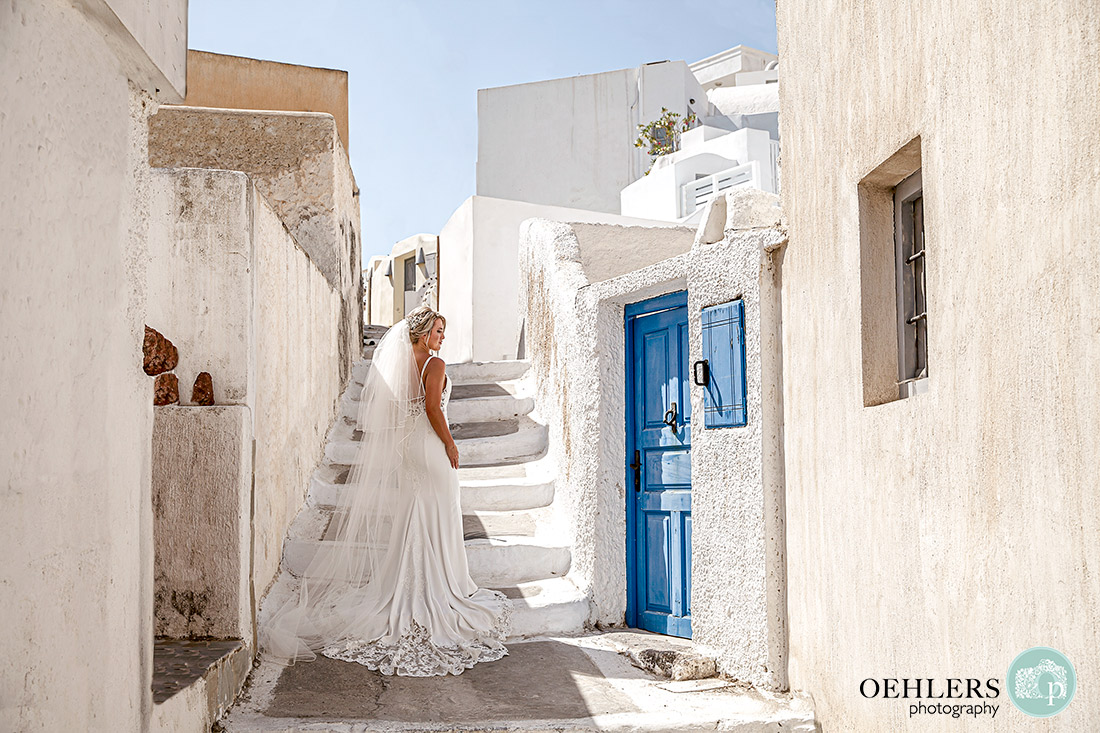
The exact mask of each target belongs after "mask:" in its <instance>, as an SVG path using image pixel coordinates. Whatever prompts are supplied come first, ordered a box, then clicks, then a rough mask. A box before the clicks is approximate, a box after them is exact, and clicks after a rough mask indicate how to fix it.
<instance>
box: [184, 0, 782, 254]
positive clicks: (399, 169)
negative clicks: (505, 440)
mask: <svg viewBox="0 0 1100 733" xmlns="http://www.w3.org/2000/svg"><path fill="white" fill-rule="evenodd" d="M189 5H190V24H189V28H188V33H189V39H188V45H189V46H190V47H191V48H196V49H200V50H203V51H213V52H215V53H227V54H234V55H238V56H249V57H252V58H261V59H269V60H272V61H283V62H286V63H292V64H305V65H307V66H321V67H326V68H334V69H344V70H346V71H347V72H348V73H349V80H348V84H349V96H350V99H349V106H350V109H349V117H350V120H349V126H350V128H351V132H350V136H351V143H350V146H349V147H350V148H351V164H352V169H353V170H354V171H355V178H356V181H357V182H358V184H359V190H360V192H361V195H360V209H361V214H362V224H363V255H364V260H365V259H366V258H368V257H370V255H372V254H382V253H388V252H389V250H390V248H391V247H392V246H393V244H394V242H397V241H398V240H400V239H403V238H405V237H407V236H409V235H411V234H416V233H418V232H428V233H433V234H434V233H438V231H439V229H440V228H441V227H442V226H443V224H444V222H446V221H447V219H448V217H449V216H450V215H451V212H452V211H454V210H455V209H456V208H457V207H458V206H459V204H461V203H462V202H463V201H464V200H465V199H466V198H467V197H468V196H471V195H473V193H474V165H475V161H476V158H477V90H478V89H483V88H486V87H496V86H504V85H507V84H520V83H524V82H529V81H539V80H542V79H554V78H558V77H564V76H574V75H577V74H592V73H596V72H600V71H611V70H613V69H622V68H627V67H632V66H638V65H640V64H644V63H646V62H649V61H661V60H664V59H669V60H676V59H682V60H684V61H687V62H689V63H690V62H692V61H697V60H699V59H701V58H705V57H707V56H710V55H712V54H715V53H718V52H720V51H724V50H725V49H727V48H730V47H732V46H736V45H737V44H741V43H743V44H745V45H747V46H752V47H754V48H759V49H761V50H763V51H769V52H771V53H775V51H776V40H775V2H774V0H726V1H725V2H722V1H721V0H712V1H711V2H697V1H696V0H666V1H665V2H654V1H652V0H630V1H628V0H606V1H605V0H586V1H578V0H399V1H398V2H387V3H382V2H377V0H366V1H363V2H353V1H352V0H344V1H343V2H338V1H337V0H311V1H310V2H305V1H303V0H294V1H292V0H266V1H265V2H256V1H255V0H253V1H252V2H248V1H246V0H190V3H189Z"/></svg>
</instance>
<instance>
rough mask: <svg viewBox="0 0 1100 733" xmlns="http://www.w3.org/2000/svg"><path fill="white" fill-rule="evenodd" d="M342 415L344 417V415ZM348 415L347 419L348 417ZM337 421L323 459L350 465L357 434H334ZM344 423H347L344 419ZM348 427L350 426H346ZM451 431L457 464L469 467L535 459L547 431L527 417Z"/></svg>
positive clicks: (542, 448)
mask: <svg viewBox="0 0 1100 733" xmlns="http://www.w3.org/2000/svg"><path fill="white" fill-rule="evenodd" d="M344 417H347V416H346V415H345V416H344ZM350 419H352V418H350V417H349V418H348V420H350ZM340 425H341V423H340V421H339V420H338V421H337V426H336V428H335V429H334V432H333V433H332V434H331V435H330V439H329V440H328V442H327V443H326V444H325V460H327V461H328V462H330V463H341V464H347V465H350V464H352V463H354V462H355V460H356V456H357V454H358V452H359V440H358V439H357V438H358V437H361V436H360V435H358V434H357V433H355V432H354V428H352V430H351V431H343V432H344V434H345V435H347V433H348V432H351V435H350V436H349V437H337V436H339V435H340V432H341V431H342V430H343V429H342V428H341V427H340ZM344 425H348V423H347V422H346V421H345V422H344ZM349 427H351V426H349ZM452 434H453V435H454V438H455V443H456V444H457V445H458V455H459V459H460V463H462V464H463V465H469V466H487V465H498V464H513V463H521V462H523V461H528V460H532V459H535V458H538V457H539V456H541V455H542V454H543V453H545V452H546V446H547V442H548V440H549V432H548V430H547V428H546V426H545V425H542V424H540V423H536V422H535V421H534V420H531V419H530V418H529V417H527V416H523V417H519V418H514V419H512V420H510V421H507V420H502V421H493V422H484V423H472V424H466V425H461V424H456V425H454V426H452Z"/></svg>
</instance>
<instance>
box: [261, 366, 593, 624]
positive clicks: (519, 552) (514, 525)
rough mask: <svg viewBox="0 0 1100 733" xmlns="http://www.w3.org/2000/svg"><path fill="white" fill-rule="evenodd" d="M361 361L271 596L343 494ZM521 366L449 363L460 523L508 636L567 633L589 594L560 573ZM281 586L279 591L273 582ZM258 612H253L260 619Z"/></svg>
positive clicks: (540, 445)
mask: <svg viewBox="0 0 1100 733" xmlns="http://www.w3.org/2000/svg"><path fill="white" fill-rule="evenodd" d="M366 348H367V354H368V359H365V360H364V361H362V362H359V363H358V364H356V365H355V367H354V369H353V371H352V380H351V382H350V384H349V385H348V388H347V390H346V391H345V394H344V397H343V399H342V401H341V404H340V413H339V415H338V417H337V419H336V421H335V424H334V425H333V427H332V429H331V430H330V431H329V435H328V440H327V443H326V445H325V454H324V460H323V461H322V463H321V465H320V466H319V467H318V468H317V470H316V471H315V472H314V475H313V478H312V482H311V486H310V490H309V497H308V499H307V501H306V505H305V506H304V507H303V509H302V511H301V512H300V513H299V515H298V517H297V518H296V519H295V521H294V523H293V525H292V526H291V529H290V532H289V536H288V539H287V542H286V545H285V547H284V551H283V567H282V572H281V573H280V579H279V581H278V582H277V583H276V587H275V588H273V589H272V593H271V594H270V596H269V600H275V601H277V599H278V598H279V597H285V594H286V593H287V592H289V589H290V587H291V586H292V585H293V584H294V583H295V579H296V578H297V577H299V576H300V575H301V573H303V572H304V571H305V568H306V567H307V566H308V564H309V560H310V558H311V557H312V556H313V554H314V553H315V552H316V551H317V550H318V549H321V548H322V547H323V544H322V543H323V542H324V539H322V537H323V535H324V531H325V528H326V527H327V526H328V524H329V521H330V520H331V517H332V513H333V511H334V510H335V507H336V506H337V505H338V503H339V497H340V495H341V494H342V492H344V491H348V490H350V488H349V487H347V486H346V485H345V481H346V480H347V478H348V474H349V472H350V470H351V465H350V464H351V463H352V462H353V460H354V458H355V455H356V452H357V449H358V446H359V443H358V438H360V437H361V436H360V434H359V433H358V431H357V430H356V425H355V419H356V416H357V415H358V410H359V397H360V393H361V391H362V388H363V380H364V378H365V377H366V373H367V370H368V368H369V366H370V362H369V355H370V353H372V352H373V348H372V347H371V346H368V347H366ZM526 372H527V363H526V362H523V361H502V362H487V363H471V364H455V365H449V366H448V367H447V374H448V377H449V378H450V379H451V380H452V382H453V387H452V392H451V401H450V406H449V407H448V417H449V418H450V421H451V431H452V434H453V435H454V437H455V442H456V443H457V444H458V449H459V455H460V460H461V463H462V468H460V469H459V481H460V490H461V502H462V513H463V529H464V535H465V537H466V554H467V557H468V559H469V564H470V574H471V575H472V577H473V579H474V581H475V582H476V583H477V584H478V585H479V586H482V587H488V588H494V589H497V590H500V591H501V592H503V593H504V594H505V595H507V596H508V597H509V598H511V599H512V601H513V603H514V604H515V613H514V615H513V617H512V622H513V623H512V625H513V629H512V634H513V637H525V636H536V635H544V634H574V633H579V632H581V631H582V630H583V629H584V624H585V622H586V620H587V618H588V612H589V604H588V599H587V598H586V597H585V596H584V595H583V594H582V593H581V592H580V591H579V590H577V588H576V587H575V586H574V585H573V584H572V582H571V581H570V580H569V579H568V578H566V577H565V575H566V573H568V571H569V565H570V548H569V546H568V545H567V544H566V543H565V542H563V541H562V539H561V537H562V536H563V535H562V533H561V532H557V531H555V529H554V527H553V524H552V510H551V506H550V505H551V503H552V502H553V500H554V482H553V480H552V478H550V477H549V476H548V472H546V473H544V471H545V469H544V467H543V465H542V463H543V462H542V461H541V460H540V459H542V458H543V456H544V455H545V453H546V447H547V429H546V426H545V425H542V424H540V423H539V422H538V421H537V420H535V419H533V418H532V417H531V412H532V410H533V409H534V406H535V405H534V400H533V399H532V398H531V397H530V396H529V394H530V386H529V385H528V382H527V381H526V379H525V376H526ZM280 586H281V587H280ZM263 618H264V614H263V613H262V612H261V615H260V623H263Z"/></svg>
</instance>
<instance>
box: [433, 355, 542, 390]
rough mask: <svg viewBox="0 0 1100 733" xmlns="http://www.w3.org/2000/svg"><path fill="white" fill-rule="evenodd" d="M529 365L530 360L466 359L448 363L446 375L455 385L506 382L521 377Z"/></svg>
mask: <svg viewBox="0 0 1100 733" xmlns="http://www.w3.org/2000/svg"><path fill="white" fill-rule="evenodd" d="M530 365H531V364H530V362H528V361H523V360H510V361H468V362H463V363H461V364H448V365H447V375H448V376H449V377H450V378H451V379H453V380H454V382H455V384H456V385H458V384H488V383H491V382H508V381H511V380H513V379H520V378H521V377H523V375H525V374H526V373H527V368H528V367H529V366H530Z"/></svg>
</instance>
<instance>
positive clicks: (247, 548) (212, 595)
mask: <svg viewBox="0 0 1100 733" xmlns="http://www.w3.org/2000/svg"><path fill="white" fill-rule="evenodd" d="M154 413H155V417H154V420H153V460H152V467H153V472H152V494H153V540H154V545H155V552H156V555H155V561H154V571H153V578H154V589H155V595H154V607H153V613H154V616H155V623H156V625H155V633H156V635H157V636H168V637H172V638H176V639H185V638H203V637H212V638H215V639H245V640H247V641H248V643H249V644H251V639H252V608H251V603H250V600H249V583H250V580H251V578H250V577H249V555H250V554H251V545H250V535H251V504H252V416H251V415H250V414H249V410H248V408H246V407H230V406H225V407H158V408H156V409H155V410H154Z"/></svg>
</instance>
